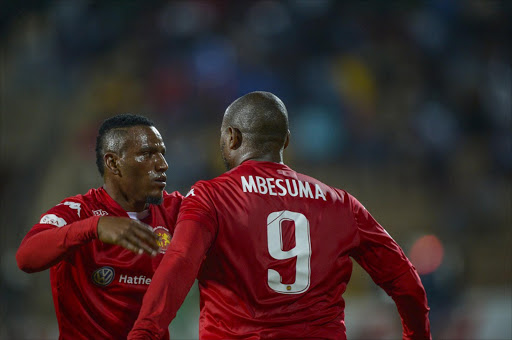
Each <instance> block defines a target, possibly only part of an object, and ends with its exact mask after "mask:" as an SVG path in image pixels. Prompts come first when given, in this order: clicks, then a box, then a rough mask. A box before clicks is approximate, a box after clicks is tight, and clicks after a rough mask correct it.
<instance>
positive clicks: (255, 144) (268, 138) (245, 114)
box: [221, 91, 289, 169]
mask: <svg viewBox="0 0 512 340" xmlns="http://www.w3.org/2000/svg"><path fill="white" fill-rule="evenodd" d="M228 133H229V136H233V134H236V135H239V137H237V138H236V139H235V142H234V144H233V145H232V146H230V147H226V142H227V141H228V140H231V141H232V142H233V140H232V139H229V138H225V137H226V136H227V135H226V134H228ZM288 136H289V126H288V112H287V110H286V107H285V105H284V103H283V102H282V101H281V99H279V98H278V97H277V96H275V95H274V94H272V93H270V92H263V91H256V92H251V93H248V94H246V95H244V96H242V97H240V98H238V99H237V100H235V101H234V102H233V103H232V104H231V105H229V107H228V108H227V109H226V112H225V113H224V118H223V120H222V127H221V150H222V157H223V159H224V163H225V164H226V167H227V168H228V169H230V168H233V167H234V166H236V165H238V164H240V163H241V162H243V161H244V160H247V159H276V158H279V159H281V158H282V152H283V150H284V148H285V147H286V145H287V143H288ZM237 141H239V145H238V144H237V143H236V142H237ZM230 150H232V151H230Z"/></svg>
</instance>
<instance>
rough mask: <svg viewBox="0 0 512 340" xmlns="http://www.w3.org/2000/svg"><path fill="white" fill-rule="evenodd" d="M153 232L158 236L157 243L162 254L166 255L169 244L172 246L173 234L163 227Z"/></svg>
mask: <svg viewBox="0 0 512 340" xmlns="http://www.w3.org/2000/svg"><path fill="white" fill-rule="evenodd" d="M153 231H154V232H155V234H156V235H157V236H158V241H156V242H157V244H158V246H159V247H160V253H162V254H164V253H165V251H166V250H167V248H168V247H169V244H171V234H170V233H169V230H168V229H167V228H165V227H162V226H158V227H156V228H155V229H153Z"/></svg>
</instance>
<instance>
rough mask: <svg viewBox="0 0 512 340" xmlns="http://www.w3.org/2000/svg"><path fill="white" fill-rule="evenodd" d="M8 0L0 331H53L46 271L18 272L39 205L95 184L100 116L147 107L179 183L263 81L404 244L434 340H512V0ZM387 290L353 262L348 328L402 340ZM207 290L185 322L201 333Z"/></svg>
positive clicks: (38, 334) (0, 69) (300, 145)
mask: <svg viewBox="0 0 512 340" xmlns="http://www.w3.org/2000/svg"><path fill="white" fill-rule="evenodd" d="M0 13H1V14H0V20H1V22H0V110H1V118H0V119H1V120H0V129H1V134H0V142H1V145H0V150H1V153H0V156H1V160H2V161H1V166H0V176H1V177H2V181H1V184H0V188H1V192H0V194H1V197H0V246H1V248H0V298H1V303H0V305H1V307H0V338H1V339H53V338H56V337H57V326H56V321H55V317H54V312H53V304H52V301H51V291H50V285H49V280H48V272H43V273H40V274H33V275H28V274H24V273H22V272H21V271H19V270H18V269H17V267H16V263H15V260H14V254H15V251H16V249H17V247H18V245H19V243H20V241H21V239H22V238H23V236H24V235H25V233H26V232H27V231H28V230H29V228H30V227H31V226H32V225H33V224H34V223H35V222H37V220H38V218H39V216H40V214H42V213H43V212H44V211H46V210H47V209H49V208H50V207H52V206H53V205H55V204H57V203H58V202H60V200H62V199H63V198H65V197H67V196H71V195H75V194H78V193H84V192H86V191H87V190H88V189H89V188H91V187H97V186H99V185H100V184H101V179H100V177H99V174H98V173H97V170H96V169H95V160H94V157H95V155H94V143H95V137H96V133H97V129H98V127H99V125H100V124H101V121H102V120H103V119H105V118H107V117H109V116H111V115H114V114H117V113H125V112H130V113H138V114H143V115H146V116H148V117H150V118H152V119H153V120H154V121H155V122H156V125H157V128H158V129H159V130H160V131H161V132H162V135H163V137H164V141H165V143H166V146H167V160H168V162H169V163H170V169H169V171H168V173H167V174H168V182H167V183H168V184H167V185H168V187H167V190H168V191H174V190H179V191H180V192H182V193H185V192H186V191H187V190H188V188H189V187H190V186H191V185H192V184H193V183H194V182H195V181H197V180H199V179H209V178H213V177H215V176H217V175H219V174H220V173H222V172H223V170H224V169H223V166H222V161H221V159H220V153H219V151H218V148H219V147H218V137H219V128H220V122H221V119H222V115H223V112H224V110H225V108H226V106H227V105H228V104H229V103H230V102H232V101H233V100H234V99H236V98H237V97H239V96H241V95H243V94H245V93H247V92H250V91H254V90H266V91H270V92H273V93H275V94H276V95H277V96H279V97H280V98H281V99H282V100H283V101H284V103H285V104H286V105H287V108H288V112H289V118H290V124H291V134H292V139H291V145H290V147H289V149H288V150H287V151H286V152H285V161H286V163H287V164H289V165H290V166H292V167H293V168H295V169H296V170H297V171H299V172H304V173H307V174H309V175H312V176H314V177H317V178H319V179H321V180H323V181H324V182H326V183H328V184H330V185H332V186H336V187H340V188H343V189H346V190H347V191H349V192H350V193H352V194H353V195H355V196H356V197H358V199H359V200H360V201H361V202H362V203H363V204H365V206H366V207H367V208H368V210H369V211H370V212H372V214H373V215H374V217H375V218H376V219H377V220H378V221H379V222H380V223H381V224H382V225H383V226H384V227H385V228H386V229H387V230H388V232H389V233H390V234H391V235H392V236H393V237H394V238H395V239H396V240H397V242H398V243H399V244H400V245H402V247H403V248H404V251H405V252H406V254H407V255H408V256H409V257H410V258H411V260H412V262H413V264H415V266H416V267H417V269H418V271H419V272H420V273H421V276H422V280H423V283H424V285H425V288H426V290H427V294H428V297H429V303H430V306H431V309H432V310H431V323H432V330H433V335H434V337H435V338H436V339H510V338H512V325H511V322H510V320H511V318H512V294H511V285H512V249H511V244H512V242H511V241H512V228H511V225H512V182H511V180H512V176H511V175H512V108H511V107H512V62H511V61H512V46H511V37H512V24H511V22H512V21H511V20H510V18H511V17H512V6H511V3H509V2H507V1H484V0H480V1H473V0H468V1H462V0H450V1H446V0H433V1H428V2H417V1H412V2H411V1H398V0H397V1H391V2H382V1H353V2H345V1H336V0H290V1H214V0H210V1H206V0H205V1H147V2H144V1H126V2H125V1H102V2H96V1H86V0H76V1H56V0H55V1H28V2H26V3H25V4H24V5H21V4H19V3H18V2H16V1H7V2H2V3H1V4H0ZM355 267H357V266H355ZM382 294H383V293H381V292H380V290H379V289H378V288H377V287H376V286H375V285H374V284H373V282H371V280H370V279H369V277H368V276H367V275H366V274H365V273H364V272H362V270H360V269H358V268H356V270H355V271H354V275H353V279H352V281H351V284H350V285H349V288H348V291H347V293H346V300H347V310H346V315H347V316H346V318H347V329H348V336H349V338H350V339H395V338H396V337H397V336H399V334H400V322H399V319H398V313H391V311H392V309H394V308H395V307H394V306H393V304H392V303H391V302H390V300H389V298H388V297H387V296H383V295H382ZM197 300H198V296H197V292H194V291H192V292H191V293H190V295H189V297H188V299H187V301H186V304H185V305H184V307H183V308H182V310H181V311H180V314H179V315H178V319H177V320H176V322H175V323H174V324H173V325H172V329H173V331H172V333H171V334H174V338H177V339H180V338H194V337H197V313H198V302H197ZM395 314H396V315H395Z"/></svg>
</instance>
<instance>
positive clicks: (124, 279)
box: [119, 275, 151, 285]
mask: <svg viewBox="0 0 512 340" xmlns="http://www.w3.org/2000/svg"><path fill="white" fill-rule="evenodd" d="M119 283H128V284H133V285H149V284H150V283H151V278H149V277H145V276H144V275H140V276H128V275H120V276H119Z"/></svg>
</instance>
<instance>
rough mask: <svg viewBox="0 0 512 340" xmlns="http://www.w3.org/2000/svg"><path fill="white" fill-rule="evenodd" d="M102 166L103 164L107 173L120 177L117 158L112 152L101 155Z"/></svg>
mask: <svg viewBox="0 0 512 340" xmlns="http://www.w3.org/2000/svg"><path fill="white" fill-rule="evenodd" d="M103 162H104V163H103V164H105V171H109V172H110V173H112V174H114V175H120V174H121V171H120V170H119V157H118V156H117V155H116V154H115V153H113V152H107V153H105V154H104V155H103Z"/></svg>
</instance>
